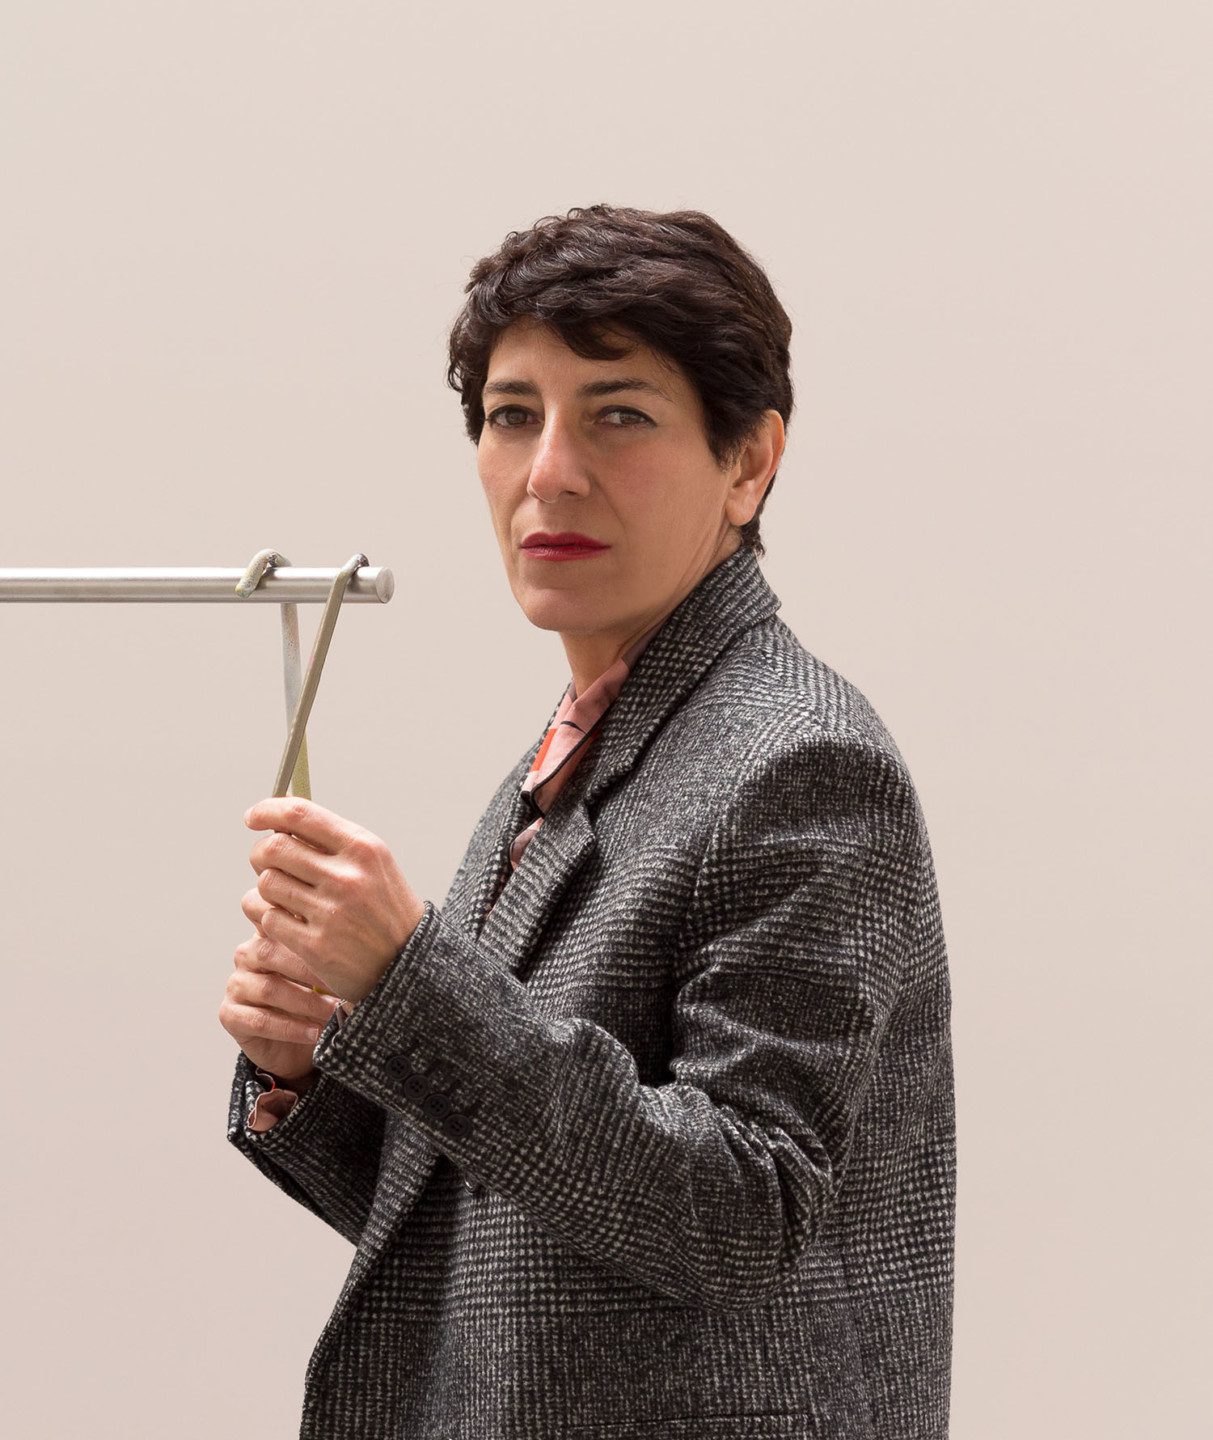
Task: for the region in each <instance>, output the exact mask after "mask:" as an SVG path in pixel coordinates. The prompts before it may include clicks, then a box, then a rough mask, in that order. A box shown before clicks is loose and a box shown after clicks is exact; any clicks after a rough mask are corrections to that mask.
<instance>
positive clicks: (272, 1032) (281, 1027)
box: [220, 1000, 324, 1045]
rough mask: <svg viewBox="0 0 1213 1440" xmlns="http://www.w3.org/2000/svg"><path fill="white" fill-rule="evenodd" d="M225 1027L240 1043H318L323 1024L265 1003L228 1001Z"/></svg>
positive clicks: (224, 1012)
mask: <svg viewBox="0 0 1213 1440" xmlns="http://www.w3.org/2000/svg"><path fill="white" fill-rule="evenodd" d="M220 1020H221V1022H222V1024H223V1028H224V1029H225V1030H226V1031H227V1033H228V1034H229V1035H231V1036H232V1038H233V1039H234V1040H236V1041H237V1042H240V1043H243V1042H244V1041H248V1040H277V1041H280V1042H285V1043H286V1044H288V1045H315V1043H316V1041H317V1040H319V1038H320V1032H321V1030H323V1028H324V1026H323V1024H321V1023H319V1022H317V1021H314V1020H310V1019H306V1018H304V1017H301V1016H293V1015H288V1014H286V1013H285V1012H283V1011H281V1010H270V1009H267V1008H266V1007H265V1006H262V1005H241V1004H239V1003H237V1002H233V1001H230V1000H229V1001H226V1002H225V1004H224V1009H223V1014H222V1015H221V1016H220Z"/></svg>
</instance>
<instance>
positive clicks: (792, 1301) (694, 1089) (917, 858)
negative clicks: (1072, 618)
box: [227, 550, 956, 1440]
mask: <svg viewBox="0 0 1213 1440" xmlns="http://www.w3.org/2000/svg"><path fill="white" fill-rule="evenodd" d="M779 605H780V601H779V599H778V598H777V596H776V595H775V594H774V593H773V592H772V590H771V589H770V587H769V586H768V585H767V583H766V581H765V579H764V578H763V575H762V572H761V571H760V569H759V567H758V562H757V560H756V559H755V558H754V556H753V553H752V552H751V551H748V550H739V551H737V552H735V553H734V554H733V555H731V556H729V557H728V558H727V559H726V560H724V561H723V562H722V563H720V564H719V565H718V566H717V567H716V568H715V569H714V570H712V571H710V572H709V573H708V574H707V575H706V576H705V577H704V578H703V579H702V580H701V581H700V583H699V585H698V586H697V587H696V588H695V589H694V590H693V591H692V592H691V593H690V594H689V595H687V596H686V598H685V599H684V600H683V601H682V602H681V604H680V605H679V606H678V607H677V608H676V609H675V610H674V611H672V612H671V614H670V615H669V617H668V618H667V620H666V622H665V623H664V625H663V626H662V627H661V629H660V630H659V631H658V632H657V634H656V635H655V636H654V637H653V639H652V640H651V641H650V642H649V645H648V646H647V648H646V649H645V650H644V652H643V653H642V654H641V656H640V657H639V659H638V661H637V663H636V665H635V667H634V668H633V670H632V671H631V673H630V674H629V676H628V677H627V680H626V682H625V684H624V687H623V689H622V690H621V692H620V693H619V695H618V697H617V698H616V700H615V701H614V702H613V704H612V705H611V706H610V707H609V708H608V710H607V711H606V714H605V716H604V719H603V725H602V729H601V732H600V734H599V736H598V738H597V739H596V741H595V742H594V744H593V746H592V747H591V749H590V751H589V752H588V753H587V754H586V755H585V756H583V758H582V760H581V762H580V764H579V765H578V767H577V770H576V771H575V772H574V774H573V776H572V778H571V779H570V780H569V782H568V784H567V785H566V786H565V788H564V789H563V790H562V791H561V792H560V794H559V795H558V796H557V797H556V800H555V801H554V803H553V805H552V808H551V810H550V811H549V813H548V815H547V818H546V819H545V821H544V823H543V825H542V826H541V827H540V829H539V831H538V833H537V834H536V835H535V837H534V838H533V840H532V841H531V843H530V846H529V848H528V850H527V852H526V854H525V856H524V857H523V860H522V862H521V864H520V865H519V868H518V869H517V871H514V872H511V871H510V866H509V858H508V848H509V844H510V841H511V840H512V839H513V837H514V835H515V834H516V833H517V832H518V831H519V830H520V829H522V828H523V826H524V825H525V824H526V823H527V822H528V821H529V820H530V818H531V813H530V811H529V809H528V802H527V801H526V799H525V797H523V796H522V795H521V793H520V787H521V784H522V780H523V777H524V776H525V775H526V773H527V771H528V770H529V768H530V764H531V760H532V758H533V757H534V755H535V754H536V753H537V751H538V748H539V743H540V741H539V740H536V742H535V744H534V745H532V746H531V747H530V749H528V751H527V753H526V754H525V755H523V756H522V757H521V759H520V760H519V761H518V763H517V764H516V765H515V766H514V768H513V769H512V770H511V771H510V773H509V774H508V775H507V776H506V777H505V779H504V780H503V781H502V782H501V785H500V786H499V787H498V789H497V793H496V794H495V795H494V796H493V798H492V800H491V801H490V802H489V805H488V808H487V809H486V810H485V812H484V814H483V816H482V817H481V819H480V820H479V822H478V823H477V825H476V828H475V831H474V833H473V835H472V838H471V841H470V843H469V845H468V848H467V853H466V854H465V855H464V857H463V860H462V862H461V863H460V865H459V868H458V871H457V873H456V875H455V878H454V881H453V883H452V885H451V888H450V891H449V893H448V895H447V897H446V900H445V901H444V902H443V905H442V907H441V908H439V907H438V906H436V905H434V904H433V903H432V902H428V901H427V902H426V906H425V914H424V917H423V919H422V920H421V923H420V925H419V926H418V928H417V930H416V931H415V933H414V934H413V935H412V937H411V938H410V939H409V941H408V943H407V944H406V945H405V946H404V948H403V949H402V950H401V951H400V953H399V955H398V956H397V957H396V958H395V959H394V960H393V962H392V964H391V966H390V967H389V968H388V970H387V971H386V972H385V974H384V975H383V977H382V979H381V980H380V982H379V984H378V985H377V986H376V988H375V989H374V990H373V991H371V993H370V994H369V995H368V996H367V997H366V998H365V999H364V1000H363V1001H362V1003H361V1004H360V1005H359V1006H358V1007H357V1008H356V1009H355V1011H354V1012H353V1014H352V1016H350V1017H349V1018H348V1019H345V1020H344V1021H341V1020H339V1019H338V1017H337V1016H334V1017H333V1019H332V1020H330V1022H329V1024H328V1025H327V1026H326V1027H325V1030H324V1031H323V1033H322V1034H321V1037H320V1041H319V1043H318V1044H317V1046H316V1050H315V1057H314V1058H315V1064H316V1066H317V1068H318V1069H319V1071H320V1076H319V1078H318V1079H317V1081H316V1083H315V1084H314V1086H313V1088H312V1089H311V1090H310V1091H309V1092H308V1093H307V1094H306V1095H305V1096H304V1097H303V1099H302V1100H301V1101H300V1102H299V1103H298V1104H297V1105H296V1106H295V1108H294V1109H293V1110H292V1111H291V1112H290V1113H289V1114H288V1115H287V1116H286V1117H285V1118H284V1119H283V1120H281V1121H279V1122H278V1124H277V1125H275V1126H274V1127H273V1128H272V1129H270V1130H268V1131H266V1132H265V1133H264V1134H261V1135H257V1134H254V1133H253V1132H251V1131H249V1130H248V1129H247V1128H246V1126H245V1124H244V1119H245V1117H246V1115H247V1114H248V1111H249V1108H250V1106H251V1105H252V1103H253V1101H254V1100H255V1098H256V1096H257V1095H258V1094H259V1093H260V1091H261V1088H262V1085H261V1082H260V1080H259V1079H258V1078H257V1076H256V1073H255V1070H254V1067H253V1066H252V1065H250V1063H249V1061H248V1059H247V1057H246V1056H245V1055H244V1054H243V1052H240V1053H239V1055H238V1058H237V1062H236V1073H235V1077H234V1080H233V1085H232V1091H231V1100H230V1106H229V1114H228V1130H227V1138H228V1139H229V1140H230V1141H231V1142H232V1144H234V1145H235V1146H237V1147H238V1148H239V1149H240V1150H241V1151H242V1152H243V1153H244V1155H246V1156H247V1157H248V1158H249V1159H250V1160H251V1161H252V1162H253V1164H254V1165H256V1166H257V1168H258V1169H259V1170H260V1171H261V1172H262V1173H263V1174H264V1175H266V1176H267V1177H268V1178H269V1179H270V1180H272V1181H273V1182H274V1183H275V1184H276V1185H278V1186H279V1187H280V1188H281V1189H282V1190H284V1191H285V1192H286V1193H287V1194H288V1195H289V1196H290V1197H291V1198H292V1199H294V1200H296V1201H298V1202H299V1203H300V1204H301V1205H304V1206H306V1207H307V1208H308V1209H309V1210H311V1211H312V1212H313V1213H314V1214H315V1215H317V1216H319V1218H320V1219H321V1220H323V1221H325V1222H326V1223H327V1224H329V1225H331V1226H332V1227H333V1228H334V1229H336V1230H337V1231H339V1232H340V1233H341V1234H342V1235H343V1236H345V1238H346V1239H347V1240H349V1242H350V1244H351V1245H353V1246H355V1247H356V1249H355V1253H354V1256H353V1260H352V1263H351V1265H350V1270H349V1274H348V1276H347V1278H346V1281H345V1284H344V1286H343V1288H342V1290H341V1293H340V1295H339V1296H338V1299H337V1302H336V1306H335V1308H334V1310H333V1313H332V1315H331V1316H330V1318H329V1320H328V1323H327V1325H326V1326H325V1327H324V1330H323V1332H322V1334H321V1335H320V1338H319V1340H318V1341H317V1343H316V1347H315V1349H314V1351H313V1353H312V1356H311V1359H310V1361H309V1363H308V1367H307V1373H306V1377H305V1396H304V1405H303V1417H302V1425H301V1429H300V1432H299V1433H300V1436H301V1437H310V1440H563V1437H572V1440H633V1437H637V1440H640V1437H645V1440H656V1437H662V1440H666V1437H680V1440H718V1437H725V1436H729V1437H732V1436H758V1437H782V1440H792V1437H796V1440H800V1437H805V1440H807V1437H809V1436H814V1437H830V1440H861V1437H862V1440H910V1437H914V1440H939V1437H946V1435H947V1431H948V1401H949V1388H950V1368H951V1363H950V1362H951V1335H952V1286H953V1241H954V1214H955V1173H956V1149H955V1109H954V1089H953V1072H952V1051H951V1037H950V1011H951V1000H950V986H949V976H948V965H947V957H946V952H945V947H944V937H943V932H942V926H941V918H940V909H939V900H938V892H937V889H936V883H935V874H934V866H933V862H932V857H931V849H930V844H929V842H928V839H927V831H926V826H925V824H924V820H923V815H922V811H921V808H920V806H919V802H918V798H917V795H916V792H915V789H914V786H913V784H912V782H911V779H910V776H909V774H908V772H907V769H906V765H905V762H904V760H903V759H902V757H901V755H900V753H899V752H898V750H897V747H896V745H895V744H894V742H893V740H892V739H891V737H890V736H889V734H888V732H887V730H886V729H885V727H884V725H883V724H882V722H881V720H880V719H879V717H878V716H877V714H876V713H875V711H874V710H873V708H872V706H871V704H870V703H869V702H868V701H867V699H866V698H865V697H864V696H863V695H862V694H861V693H860V692H859V691H858V690H857V689H856V688H855V686H854V685H852V684H851V683H849V682H848V681H847V680H845V679H844V678H843V677H842V676H840V675H839V674H837V673H836V672H835V671H834V670H832V669H831V668H830V667H829V666H828V665H826V664H824V663H823V662H822V661H820V660H818V659H816V658H815V657H814V656H813V655H811V654H810V653H809V652H808V651H806V650H805V649H804V647H803V646H802V645H801V644H800V642H799V641H798V640H797V638H796V636H795V635H794V634H793V633H792V631H791V630H790V629H789V628H788V626H787V625H786V624H785V623H784V622H783V621H782V620H780V619H778V618H777V617H776V613H775V612H776V611H777V610H778V608H779ZM562 693H563V691H562ZM557 703H559V702H557ZM552 714H553V715H554V714H555V707H554V708H553V711H552ZM546 728H547V727H546V725H545V726H544V730H546ZM541 738H542V736H541V737H540V739H541ZM494 897H497V898H496V899H495V903H494Z"/></svg>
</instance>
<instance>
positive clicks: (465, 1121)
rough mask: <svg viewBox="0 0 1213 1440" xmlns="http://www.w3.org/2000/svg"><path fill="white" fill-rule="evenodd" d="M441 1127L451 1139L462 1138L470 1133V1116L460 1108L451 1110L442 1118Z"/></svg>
mask: <svg viewBox="0 0 1213 1440" xmlns="http://www.w3.org/2000/svg"><path fill="white" fill-rule="evenodd" d="M442 1129H443V1131H444V1132H445V1133H446V1134H447V1135H449V1136H450V1137H451V1139H452V1140H463V1139H464V1138H465V1137H466V1136H468V1135H470V1134H471V1133H472V1121H471V1117H470V1116H468V1115H465V1114H464V1113H463V1111H462V1110H451V1111H449V1112H448V1113H447V1114H446V1116H445V1117H444V1118H443V1121H442Z"/></svg>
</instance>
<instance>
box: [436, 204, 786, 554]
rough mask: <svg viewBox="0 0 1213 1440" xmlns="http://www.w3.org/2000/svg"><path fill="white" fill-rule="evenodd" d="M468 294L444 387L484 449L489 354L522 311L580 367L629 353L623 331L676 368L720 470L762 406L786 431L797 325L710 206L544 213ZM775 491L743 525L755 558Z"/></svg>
mask: <svg viewBox="0 0 1213 1440" xmlns="http://www.w3.org/2000/svg"><path fill="white" fill-rule="evenodd" d="M464 290H465V293H466V295H467V299H466V301H465V302H464V305H463V308H462V310H461V311H460V313H459V315H458V317H457V318H456V320H455V322H454V324H453V326H452V328H451V332H450V349H449V366H448V369H447V377H446V378H447V384H448V385H449V386H450V387H451V388H452V389H453V390H457V391H458V392H459V394H460V403H461V405H462V406H463V414H464V423H465V426H466V429H467V433H468V436H469V437H470V439H471V440H472V442H473V443H474V444H476V445H479V443H480V435H481V431H482V430H483V428H484V419H485V416H484V405H483V403H482V399H481V395H482V391H483V389H484V384H485V380H486V379H487V377H488V369H489V360H490V358H491V356H492V352H493V346H494V344H495V343H496V340H497V337H498V336H499V335H500V334H501V333H502V331H504V330H505V329H506V327H507V326H509V325H510V324H511V323H512V322H513V321H515V320H517V319H519V318H520V317H522V316H530V317H533V318H534V319H535V320H538V321H540V322H541V323H543V324H544V325H546V326H548V327H549V328H550V329H551V330H553V331H554V332H555V333H556V334H558V335H559V336H560V338H561V339H562V340H563V341H564V342H565V344H566V345H568V346H569V348H570V349H571V350H573V351H574V352H575V353H576V354H577V355H580V356H582V357H583V358H584V359H593V360H617V359H622V358H623V357H624V356H625V355H627V354H629V353H630V351H631V349H632V345H631V343H629V341H628V340H627V339H626V338H625V339H623V340H622V343H620V344H619V345H616V346H612V344H611V341H610V339H609V338H608V337H609V336H610V334H611V332H615V334H616V335H621V336H624V337H632V338H633V339H635V340H638V341H640V342H641V343H643V344H645V345H647V346H649V347H650V348H651V349H652V350H653V351H655V352H656V353H657V354H658V355H660V356H661V357H663V358H664V359H665V360H666V361H667V363H668V362H673V363H674V364H675V365H676V366H677V367H678V368H679V369H680V370H681V371H682V373H683V374H684V375H685V376H686V378H687V380H688V381H689V382H690V384H691V385H692V386H693V387H694V389H695V390H696V391H697V393H698V395H699V399H700V402H701V404H702V406H703V411H704V415H705V420H706V440H707V444H708V448H709V450H710V452H711V454H712V456H713V459H714V460H715V461H716V463H717V465H718V466H720V468H721V469H722V470H724V469H727V468H729V467H730V466H731V465H733V464H735V463H736V461H737V459H738V457H739V456H740V454H741V452H742V450H743V448H744V446H745V444H746V442H747V441H748V440H749V439H750V438H752V436H753V435H754V433H755V431H756V430H757V428H758V425H759V422H760V421H761V419H762V416H763V414H764V412H765V411H766V410H768V409H774V410H777V411H778V412H779V414H780V416H781V417H782V419H783V422H784V425H785V426H786V425H787V423H788V422H789V420H790V419H791V415H792V409H793V404H794V397H793V389H792V378H791V373H790V353H789V346H790V342H791V337H792V322H791V320H790V319H789V318H788V314H787V312H786V311H785V310H784V308H783V306H782V305H781V304H780V303H779V300H778V299H777V298H776V296H775V292H774V290H773V289H772V288H771V283H770V281H769V280H768V279H767V276H766V274H765V272H764V271H763V269H762V267H761V266H760V265H759V264H758V263H757V261H756V260H755V259H754V258H753V257H752V256H751V255H750V254H749V252H748V251H746V250H744V249H743V248H742V247H741V246H740V245H739V244H738V243H737V241H736V240H734V239H733V237H732V236H731V235H730V234H729V233H728V231H726V230H725V229H723V228H722V227H721V226H720V225H719V224H717V222H716V221H715V220H713V219H712V218H711V216H709V215H705V214H704V213H703V212H702V211H699V210H673V211H668V212H665V213H660V212H656V211H652V210H637V209H633V208H630V207H628V206H617V205H589V206H586V207H584V208H574V209H572V210H570V211H569V212H568V214H567V215H563V216H562V215H545V216H544V217H543V218H542V219H540V220H537V221H536V222H535V224H534V225H532V226H531V228H530V229H529V230H512V231H511V232H510V233H509V234H508V235H507V236H506V238H505V240H504V241H503V242H502V244H501V246H500V247H499V248H498V249H497V250H496V252H495V253H493V254H492V255H487V256H485V257H484V258H483V259H482V260H478V261H477V262H476V264H475V265H474V266H473V268H472V271H471V275H470V277H469V279H468V283H467V285H466V286H465V287H464ZM776 473H778V472H776ZM774 484H775V477H774V475H773V476H772V477H771V480H770V482H769V484H768V485H767V487H766V490H765V492H764V494H763V496H762V499H761V501H760V502H759V505H758V508H757V510H756V511H755V512H754V515H753V517H752V519H750V520H749V521H748V522H747V523H746V524H745V525H743V526H741V527H739V534H740V536H741V544H742V545H743V546H744V547H746V548H748V549H751V550H753V551H754V552H755V554H756V555H758V556H760V557H761V556H762V555H763V554H764V553H765V547H764V546H763V543H762V540H761V539H760V537H759V517H760V516H761V514H762V511H763V508H764V506H765V505H766V501H767V497H768V496H769V495H770V493H771V489H772V487H773V486H774Z"/></svg>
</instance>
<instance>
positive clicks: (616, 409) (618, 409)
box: [484, 405, 653, 430]
mask: <svg viewBox="0 0 1213 1440" xmlns="http://www.w3.org/2000/svg"><path fill="white" fill-rule="evenodd" d="M530 413H531V412H530V411H529V410H527V409H525V408H524V407H523V406H522V405H499V406H498V407H497V409H496V410H494V411H493V412H492V413H491V414H489V415H486V416H485V417H484V418H485V424H486V425H490V426H492V428H493V429H494V430H520V429H522V426H521V425H514V424H506V423H505V422H499V420H498V416H501V415H509V414H518V415H529V414H530ZM600 413H601V414H603V415H630V416H632V417H633V418H634V419H635V420H636V421H637V422H638V423H637V424H627V425H624V424H619V425H610V426H608V427H607V428H608V429H611V430H636V429H639V428H640V427H641V426H643V425H651V424H652V423H653V422H652V421H651V420H650V419H649V417H648V416H647V415H644V414H642V413H641V412H640V411H639V410H633V409H631V407H630V406H627V405H608V406H607V408H606V409H605V410H603V411H601V412H600Z"/></svg>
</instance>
